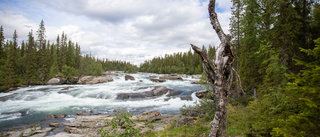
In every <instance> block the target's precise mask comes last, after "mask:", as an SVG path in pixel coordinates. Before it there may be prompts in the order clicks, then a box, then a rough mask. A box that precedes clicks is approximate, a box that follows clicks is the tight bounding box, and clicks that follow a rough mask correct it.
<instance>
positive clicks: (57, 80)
mask: <svg viewBox="0 0 320 137" xmlns="http://www.w3.org/2000/svg"><path fill="white" fill-rule="evenodd" d="M59 84H61V83H60V79H58V78H52V79H50V80H49V81H48V82H47V85H59Z"/></svg>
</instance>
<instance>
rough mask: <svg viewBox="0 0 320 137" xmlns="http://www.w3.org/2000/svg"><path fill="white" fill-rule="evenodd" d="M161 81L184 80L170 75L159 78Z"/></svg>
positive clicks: (178, 76)
mask: <svg viewBox="0 0 320 137" xmlns="http://www.w3.org/2000/svg"><path fill="white" fill-rule="evenodd" d="M159 79H168V80H183V79H182V77H181V76H180V75H177V74H170V75H164V76H161V77H159Z"/></svg>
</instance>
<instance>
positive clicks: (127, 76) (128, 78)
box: [124, 75, 135, 81]
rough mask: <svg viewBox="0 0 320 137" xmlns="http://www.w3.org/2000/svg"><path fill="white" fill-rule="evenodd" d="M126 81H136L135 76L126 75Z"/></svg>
mask: <svg viewBox="0 0 320 137" xmlns="http://www.w3.org/2000/svg"><path fill="white" fill-rule="evenodd" d="M124 79H125V80H126V81H127V80H135V79H134V77H133V76H130V75H125V76H124Z"/></svg>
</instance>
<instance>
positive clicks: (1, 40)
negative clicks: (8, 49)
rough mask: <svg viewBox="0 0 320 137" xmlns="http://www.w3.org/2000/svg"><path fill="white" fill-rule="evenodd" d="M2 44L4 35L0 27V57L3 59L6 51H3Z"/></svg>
mask: <svg viewBox="0 0 320 137" xmlns="http://www.w3.org/2000/svg"><path fill="white" fill-rule="evenodd" d="M4 45H5V37H4V33H3V27H2V26H1V28H0V59H4V58H5V56H6V53H5V51H4Z"/></svg>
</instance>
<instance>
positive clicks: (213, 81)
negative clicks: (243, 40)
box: [191, 0, 234, 137]
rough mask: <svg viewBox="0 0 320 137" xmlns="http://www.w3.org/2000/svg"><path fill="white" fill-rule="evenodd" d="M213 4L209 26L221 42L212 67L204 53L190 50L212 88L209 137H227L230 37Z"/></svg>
mask: <svg viewBox="0 0 320 137" xmlns="http://www.w3.org/2000/svg"><path fill="white" fill-rule="evenodd" d="M215 2H216V1H215V0H210V2H209V6H208V10H209V15H210V21H211V24H212V26H213V29H214V30H215V31H216V33H217V35H218V37H219V39H220V41H221V43H220V45H219V47H218V48H217V50H216V53H215V58H214V60H213V64H214V66H213V65H212V64H211V63H210V59H209V56H208V55H207V53H206V52H205V51H202V50H201V49H200V48H198V47H197V46H195V45H193V44H191V47H192V49H193V50H194V51H195V52H196V53H197V54H199V56H200V58H201V60H202V66H203V68H204V70H205V71H206V76H207V78H208V81H209V82H210V85H211V86H212V88H213V93H212V95H213V97H214V107H215V114H214V119H213V120H212V122H211V123H210V126H211V129H210V134H209V137H221V136H227V132H226V129H227V105H228V95H229V91H230V86H231V84H232V78H233V74H232V73H233V71H232V63H233V58H234V55H233V53H232V50H231V42H230V40H231V36H230V35H226V34H225V33H224V32H223V30H222V28H221V26H220V23H219V21H218V17H217V13H216V12H215Z"/></svg>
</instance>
